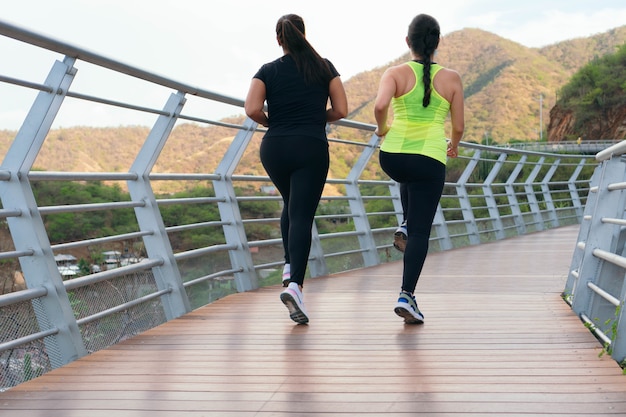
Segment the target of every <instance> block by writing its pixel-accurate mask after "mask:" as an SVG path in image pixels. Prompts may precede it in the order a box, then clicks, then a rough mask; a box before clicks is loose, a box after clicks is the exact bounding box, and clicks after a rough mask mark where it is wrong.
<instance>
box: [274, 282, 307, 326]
mask: <svg viewBox="0 0 626 417" xmlns="http://www.w3.org/2000/svg"><path fill="white" fill-rule="evenodd" d="M280 301H282V302H283V304H284V305H285V306H286V307H287V310H289V317H290V318H291V320H293V321H295V322H296V323H298V324H307V323H308V322H309V317H308V316H307V314H306V310H305V309H304V297H303V296H302V291H300V288H299V287H298V284H296V283H295V282H290V283H289V286H288V287H287V288H286V289H285V290H284V291H283V292H281V293H280Z"/></svg>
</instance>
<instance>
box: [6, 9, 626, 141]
mask: <svg viewBox="0 0 626 417" xmlns="http://www.w3.org/2000/svg"><path fill="white" fill-rule="evenodd" d="M287 13H296V14H299V15H300V16H302V17H303V18H304V21H305V25H306V30H307V39H308V40H309V42H310V43H311V44H312V45H313V47H314V48H315V49H316V50H317V51H318V52H319V53H320V55H322V56H324V57H326V58H328V59H330V60H331V61H332V62H333V64H334V65H335V67H336V68H337V69H338V70H339V72H340V73H341V76H342V79H343V80H344V81H345V80H348V79H349V78H350V77H352V76H354V75H356V74H358V73H360V72H363V71H368V70H371V69H373V68H376V67H381V66H385V65H386V64H388V63H389V62H391V61H393V60H395V59H397V58H399V57H400V56H401V55H403V54H404V53H406V52H407V47H406V43H405V36H406V31H407V27H408V24H409V22H410V20H411V19H412V18H413V17H414V16H415V15H417V14H419V13H428V14H430V15H432V16H434V17H435V18H436V19H437V20H438V21H439V23H440V26H441V30H442V34H443V35H444V36H445V35H446V34H448V33H450V32H454V31H457V30H461V29H463V28H478V29H482V30H486V31H488V32H491V33H494V34H496V35H499V36H501V37H503V38H506V39H509V40H512V41H514V42H518V43H520V44H522V45H524V46H527V47H542V46H546V45H550V44H553V43H556V42H559V41H563V40H568V39H574V38H579V37H587V36H591V35H594V34H598V33H603V32H606V31H607V30H610V29H613V28H616V27H620V26H622V25H624V24H626V1H624V0H596V1H588V0H542V1H538V0H527V1H524V2H522V1H514V2H513V1H504V0H447V1H440V2H439V1H430V2H417V1H414V0H412V1H407V0H386V1H383V2H374V3H370V2H364V1H347V0H344V1H341V0H311V1H297V0H291V1H286V0H283V1H279V0H263V1H259V0H238V1H237V0H229V1H220V2H219V3H218V2H217V1H210V0H54V1H51V0H21V1H6V2H5V4H3V6H2V11H1V13H0V20H2V21H4V22H6V23H10V24H13V25H16V26H19V27H21V28H24V29H27V30H30V31H33V32H37V33H39V34H43V35H47V36H50V37H52V38H54V39H56V40H60V41H63V42H65V43H69V44H72V45H74V46H78V47H81V48H83V49H87V50H89V51H91V52H94V53H97V54H99V55H102V56H105V57H107V58H112V59H114V60H117V61H121V62H123V63H125V64H129V65H133V66H136V67H139V68H141V69H144V70H148V71H150V72H154V73H156V74H159V75H163V76H166V77H168V78H172V79H174V80H176V81H180V82H184V83H186V84H190V85H194V86H197V87H200V88H202V89H206V90H210V91H213V92H216V93H219V94H224V95H227V96H231V97H234V98H238V99H244V98H245V95H246V93H247V89H248V86H249V84H250V79H251V78H252V76H253V75H254V73H255V72H256V70H257V69H258V68H259V67H260V66H261V65H262V64H263V63H265V62H268V61H271V60H274V59H276V58H278V57H279V56H280V55H281V54H282V50H281V49H280V48H279V46H278V45H277V43H276V39H275V37H276V35H275V25H276V21H277V20H278V18H279V17H280V16H282V15H284V14H287ZM444 42H445V41H444ZM441 47H444V46H443V45H442V46H441ZM34 49H35V48H32V47H28V49H27V48H26V46H25V45H22V44H19V43H17V42H15V41H13V40H11V41H9V40H7V39H5V38H3V37H2V36H0V57H1V58H0V75H5V76H11V77H14V78H25V79H28V80H30V81H33V82H39V83H41V82H43V80H44V79H45V76H46V75H47V73H48V71H49V70H50V68H51V66H52V63H53V61H54V60H55V59H59V55H58V54H55V55H49V54H41V53H40V52H39V51H35V52H37V53H35V52H33V50H34ZM40 55H41V56H40ZM80 74H81V69H79V75H80ZM109 78H110V77H109ZM78 80H79V78H77V80H76V81H75V82H74V84H73V88H76V89H78V88H79V87H83V89H85V90H88V91H92V89H95V90H93V91H105V92H114V91H115V90H116V88H121V87H120V85H121V86H125V84H124V83H120V85H109V84H108V83H109V82H110V81H103V80H104V79H101V78H99V76H98V74H97V73H94V74H93V75H91V74H89V75H87V76H84V77H83V78H82V79H80V81H78ZM115 84H117V83H115ZM98 89H100V90H98ZM21 90H23V89H21ZM125 90H132V88H129V87H128V86H125ZM136 94H139V93H136ZM147 95H149V94H148V93H146V96H147ZM33 97H34V96H27V97H22V94H21V93H20V94H17V93H16V87H11V88H8V89H7V88H6V87H4V88H3V87H2V83H0V129H11V130H17V129H19V127H20V126H21V124H22V121H23V118H24V116H25V112H27V111H28V108H29V107H30V104H31V102H32V98H33ZM6 98H11V100H7V99H6ZM162 101H163V103H164V102H165V99H163V100H162ZM159 107H160V105H159ZM70 110H71V111H66V112H62V113H61V114H60V115H59V117H58V118H57V122H55V125H56V127H58V126H63V127H68V126H72V125H91V126H97V125H101V126H119V125H129V124H143V123H141V122H139V123H137V122H135V121H133V120H131V118H130V117H131V116H132V115H131V114H124V115H120V114H114V113H107V111H105V110H104V111H103V110H95V109H92V108H90V107H89V106H74V107H73V108H71V109H70ZM211 111H212V112H214V114H211V115H210V118H212V119H216V118H217V119H219V118H221V117H226V116H229V115H233V114H241V113H242V112H241V111H240V110H239V109H236V108H232V107H221V108H219V109H218V108H215V109H213V110H211ZM86 113H89V114H86ZM86 121H87V122H86ZM55 125H53V127H55Z"/></svg>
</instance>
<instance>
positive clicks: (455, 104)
mask: <svg viewBox="0 0 626 417" xmlns="http://www.w3.org/2000/svg"><path fill="white" fill-rule="evenodd" d="M449 77H450V85H451V90H450V91H451V97H450V121H451V124H452V132H451V135H450V143H449V144H448V152H447V153H448V156H450V157H453V158H456V157H457V155H458V146H459V142H461V139H462V138H463V132H464V130H465V105H464V98H463V83H462V82H461V77H460V76H459V74H458V73H457V72H456V71H450V75H449Z"/></svg>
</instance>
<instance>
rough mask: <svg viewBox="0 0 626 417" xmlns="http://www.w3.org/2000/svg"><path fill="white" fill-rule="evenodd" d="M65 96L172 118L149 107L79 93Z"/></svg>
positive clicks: (68, 93) (69, 93)
mask: <svg viewBox="0 0 626 417" xmlns="http://www.w3.org/2000/svg"><path fill="white" fill-rule="evenodd" d="M66 95H67V96H68V97H72V98H77V99H81V100H85V101H91V102H94V103H101V104H107V105H109V106H114V107H121V108H124V109H129V110H138V111H141V112H144V113H152V114H158V115H161V116H168V117H171V116H173V115H172V114H169V113H168V112H165V111H163V110H161V109H153V108H150V107H144V106H137V105H134V104H128V103H122V102H121V101H114V100H109V99H105V98H100V97H95V96H90V95H87V94H81V93H75V92H71V91H68V92H67V94H66Z"/></svg>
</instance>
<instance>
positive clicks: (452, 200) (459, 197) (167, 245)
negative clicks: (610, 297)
mask: <svg viewBox="0 0 626 417" xmlns="http://www.w3.org/2000/svg"><path fill="white" fill-rule="evenodd" d="M0 35H2V36H4V37H6V38H11V39H15V40H16V41H18V42H25V43H28V44H30V45H33V46H36V47H38V48H43V49H45V50H46V51H51V52H55V53H59V54H62V58H61V59H60V60H57V61H56V62H54V63H52V66H51V69H50V71H49V74H48V76H47V78H46V80H45V81H43V82H41V81H39V80H31V79H21V78H16V77H9V76H6V75H3V74H0V86H2V85H7V86H10V87H11V88H18V89H20V91H21V90H26V91H36V92H37V95H36V97H35V98H34V99H33V102H32V106H31V110H30V111H29V112H28V114H27V115H26V116H25V119H24V122H23V124H22V127H21V128H20V129H19V131H18V132H17V133H16V134H15V136H14V138H13V140H12V143H11V146H10V148H9V149H8V151H7V152H6V154H5V155H2V159H3V162H2V165H1V166H0V199H1V202H2V209H0V219H4V220H6V224H5V225H4V227H6V228H7V229H8V232H9V233H10V242H9V244H7V245H3V247H2V248H0V249H1V250H0V261H2V263H1V266H2V268H4V270H5V272H6V271H7V270H8V271H9V273H10V274H11V275H13V274H15V276H16V277H19V276H23V279H24V281H25V287H26V288H24V289H17V290H13V291H10V292H8V293H6V294H4V295H0V335H1V338H0V369H1V370H2V372H0V375H1V380H0V387H4V388H7V387H11V386H14V385H16V384H19V383H21V382H22V381H24V380H27V379H29V378H33V377H36V376H37V375H40V374H42V373H44V372H47V371H48V370H50V369H52V368H56V367H59V366H62V365H64V364H67V363H69V362H71V361H73V360H75V359H77V358H79V357H81V356H84V355H86V354H88V353H90V352H93V351H96V350H98V349H102V348H104V347H107V346H110V345H111V344H114V343H117V342H119V341H121V340H124V339H126V338H128V337H131V336H132V335H134V334H137V333H139V332H142V331H144V330H146V329H149V328H151V327H154V326H157V325H159V324H161V323H163V322H165V321H167V320H171V319H174V318H176V317H179V316H181V315H183V314H186V313H188V312H190V311H191V310H193V309H194V308H197V307H200V306H202V305H205V304H207V303H210V302H211V301H212V300H215V299H217V298H220V297H223V296H225V295H227V294H229V293H232V292H236V291H238V292H242V291H248V290H252V289H255V288H258V287H259V286H262V285H273V284H277V283H279V282H280V275H281V269H282V265H283V253H282V244H281V241H280V238H279V236H280V234H279V214H280V198H279V196H277V195H274V194H272V193H268V192H266V191H264V190H266V187H270V188H271V182H270V181H269V178H268V177H266V176H259V175H250V174H249V173H247V172H246V169H247V166H246V164H245V163H242V161H246V160H250V159H252V160H254V159H255V158H257V156H256V153H257V148H255V146H254V143H255V139H259V138H260V136H261V135H262V133H263V129H259V127H258V126H257V125H256V123H254V122H253V121H251V120H249V119H244V118H243V117H241V118H240V120H242V122H240V123H239V122H224V121H222V120H211V119H207V118H206V116H205V114H206V113H205V112H204V109H206V108H207V106H206V105H203V104H202V102H208V103H211V104H213V103H216V104H219V105H228V106H234V107H235V108H236V109H238V111H240V112H242V109H241V106H242V104H243V102H242V100H239V99H234V98H231V97H225V96H222V95H219V94H215V93H212V92H210V91H208V90H203V89H199V88H195V87H192V86H189V85H187V84H184V83H180V82H177V81H174V80H171V79H168V78H166V77H162V76H158V75H155V74H151V73H149V72H147V71H143V70H140V69H137V68H134V67H132V66H129V65H125V64H123V63H120V62H117V61H115V60H112V59H108V58H105V57H101V56H99V55H97V54H94V53H91V52H89V51H85V50H83V49H80V48H75V47H73V46H71V45H67V44H65V43H62V42H58V41H55V40H54V39H50V38H48V37H44V36H40V35H37V34H35V33H33V32H30V31H27V30H24V29H20V28H17V27H15V26H12V25H9V24H6V23H3V22H1V21H0ZM15 59H18V58H17V57H16V58H15ZM86 63H87V64H89V65H95V66H97V67H98V68H101V69H106V70H107V71H109V72H110V73H111V74H112V76H114V77H115V79H119V78H120V77H127V78H130V79H132V80H133V82H142V83H146V84H149V85H150V86H151V87H154V88H157V89H161V90H162V91H164V92H167V94H164V99H163V102H162V103H161V104H160V105H159V104H157V105H145V104H139V103H136V102H134V101H122V100H118V99H114V98H111V97H108V96H106V95H97V96H96V95H91V94H85V93H83V92H79V91H75V90H73V89H72V82H73V81H74V79H75V78H76V77H77V76H78V71H77V69H78V67H81V68H82V66H83V65H85V64H86ZM70 99H73V100H78V101H80V102H81V103H83V102H84V103H89V104H97V105H100V106H107V107H115V108H119V109H122V110H124V111H132V112H136V113H138V115H141V117H144V115H146V114H148V115H151V116H153V117H154V123H153V126H152V128H151V129H149V133H148V134H147V137H146V140H145V142H144V143H143V145H142V146H141V148H140V149H139V150H138V151H137V153H136V155H135V157H134V161H133V162H132V164H131V166H130V167H129V168H128V170H126V171H123V172H62V171H61V170H59V171H52V170H50V171H39V170H35V169H34V161H35V160H36V159H37V156H38V155H39V154H40V152H42V148H43V145H44V142H45V141H46V139H47V138H48V135H49V132H50V131H51V127H52V125H53V122H54V120H55V117H56V116H57V115H58V114H59V112H60V111H62V109H64V108H65V107H64V106H66V101H68V100H70ZM138 99H139V98H138ZM190 101H195V102H194V103H195V107H194V105H192V106H190V107H187V104H188V103H189V102H190ZM188 122H192V123H194V124H196V125H199V126H202V127H205V128H207V129H212V128H219V129H223V130H225V131H227V132H230V133H229V136H230V137H231V139H232V140H231V141H230V145H229V146H228V148H227V149H226V150H225V152H224V154H223V155H222V157H221V160H220V162H219V164H217V166H216V167H215V168H214V169H213V170H212V172H207V173H197V172H177V173H164V172H160V173H156V172H154V166H155V164H156V162H157V160H158V159H159V156H160V155H161V152H162V150H163V148H164V147H165V145H166V143H167V141H168V139H170V138H171V136H172V134H173V131H174V130H175V127H178V126H180V125H181V124H184V123H188ZM373 131H374V126H372V125H369V124H364V123H359V122H355V121H351V120H341V121H339V122H337V123H335V124H333V125H332V126H329V138H330V139H329V140H330V146H331V152H333V154H338V153H340V151H341V150H346V149H347V150H350V152H351V153H352V154H357V155H358V157H357V158H350V161H352V162H348V161H347V160H346V161H342V162H345V163H346V165H347V174H346V175H345V176H344V177H343V178H331V179H329V180H328V187H327V188H328V189H327V190H326V191H325V192H324V195H323V197H322V202H321V204H320V208H319V210H318V214H317V216H316V222H315V224H314V226H313V241H312V248H311V253H310V259H309V272H308V275H309V278H314V277H317V276H322V275H327V274H332V273H335V272H339V271H343V270H347V269H354V268H363V267H369V266H373V265H377V264H380V263H382V262H388V261H396V260H399V259H401V257H400V253H398V252H396V251H394V250H393V248H392V245H391V239H390V237H391V236H392V232H393V231H394V230H395V228H396V227H397V225H398V224H399V223H400V222H401V221H402V208H401V204H400V197H399V195H400V192H399V187H398V185H397V184H396V183H395V182H393V181H390V180H388V179H386V177H385V176H384V175H383V174H382V173H381V171H380V169H379V168H378V164H377V158H376V156H377V151H378V146H379V140H380V139H379V138H378V137H377V136H375V135H374V134H373ZM348 138H350V139H348ZM355 138H356V139H355ZM256 143H257V144H258V141H257V142H256ZM595 166H596V161H595V160H594V158H593V157H592V156H586V155H575V154H574V155H568V154H559V153H539V152H529V151H523V150H518V149H508V148H501V147H489V146H482V145H475V144H468V143H463V144H462V149H461V155H460V156H459V158H457V159H454V160H451V161H450V162H449V165H448V173H447V180H446V184H445V188H444V195H443V197H442V199H441V203H440V205H439V207H438V210H437V213H436V216H435V221H434V224H433V228H432V235H431V246H430V247H431V250H433V251H438V250H448V249H452V248H455V247H461V246H465V245H474V244H479V243H482V242H487V241H493V240H497V239H504V238H507V237H511V236H517V235H520V234H524V233H529V232H535V231H540V230H545V229H548V228H554V227H559V226H564V225H570V224H578V223H580V222H581V221H582V216H583V209H584V207H585V203H586V200H587V195H588V192H589V179H590V177H591V173H592V172H593V170H594V168H595ZM332 169H333V167H332V165H331V170H332ZM46 182H55V183H57V182H63V183H80V184H83V183H92V182H107V183H113V184H117V185H118V186H119V187H120V188H123V189H124V190H127V194H124V195H125V197H124V198H121V199H120V201H107V202H92V201H85V202H81V203H76V204H67V202H65V201H62V200H59V201H55V202H54V204H50V205H47V206H40V205H38V202H37V198H36V195H35V192H34V189H35V187H36V186H37V184H41V183H46ZM170 182H184V183H185V184H187V185H188V186H189V187H190V188H191V187H197V188H195V189H196V190H197V189H199V190H202V195H197V194H194V195H186V196H182V197H181V196H176V195H171V194H169V193H162V194H159V193H158V192H155V189H157V188H158V187H157V185H158V184H160V183H170ZM329 190H331V191H329ZM59 198H61V196H59ZM198 206H201V207H203V208H211V209H212V210H213V213H214V216H213V217H210V218H202V219H194V220H193V221H186V222H185V221H179V222H177V223H171V222H168V223H166V222H165V221H164V216H163V213H164V212H165V211H167V210H169V209H171V208H180V209H181V210H183V208H185V207H198ZM258 206H261V207H262V208H263V209H262V210H261V211H259V210H254V208H255V207H258ZM251 208H252V209H251ZM86 212H104V213H109V214H108V215H110V216H113V217H116V216H122V215H123V216H129V213H130V216H131V217H132V219H133V224H134V229H133V230H123V231H113V232H111V233H110V234H107V235H105V236H95V237H89V238H85V239H77V240H72V241H67V242H56V241H52V239H51V238H50V230H49V229H48V226H49V224H48V222H47V221H46V220H47V219H49V218H51V217H52V216H69V217H68V218H67V219H69V220H68V221H69V222H71V221H72V220H73V219H76V218H77V217H76V216H79V215H81V214H84V213H86ZM268 212H269V213H271V215H267V213H268ZM258 213H263V215H259V214H258ZM184 233H188V234H192V236H193V237H195V238H197V237H198V236H200V237H202V239H196V240H194V239H191V241H192V242H193V244H192V245H189V244H185V245H180V244H178V243H176V244H174V243H173V242H178V240H177V239H176V237H177V236H179V235H180V234H184ZM209 235H211V236H213V238H212V239H211V240H210V242H209V243H206V239H205V237H206V236H209ZM136 247H139V248H140V250H139V251H138V253H134V249H133V250H131V252H133V255H134V256H132V257H127V258H125V257H123V256H122V257H123V259H121V260H122V261H127V262H126V264H124V265H123V266H122V265H121V264H118V265H116V266H117V267H116V268H112V269H105V270H100V271H99V272H97V271H90V272H87V273H83V274H82V275H81V274H78V275H77V276H75V277H73V278H69V279H64V275H62V273H61V269H60V268H59V265H57V262H56V260H55V255H58V254H63V253H72V252H76V253H78V252H79V251H83V252H81V253H85V252H88V253H92V252H93V251H100V252H102V251H104V250H108V251H110V250H111V249H112V248H122V249H123V248H136ZM118 252H120V253H121V254H122V255H123V250H120V251H118ZM102 269H104V268H102ZM17 281H19V280H17V279H16V282H17Z"/></svg>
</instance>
